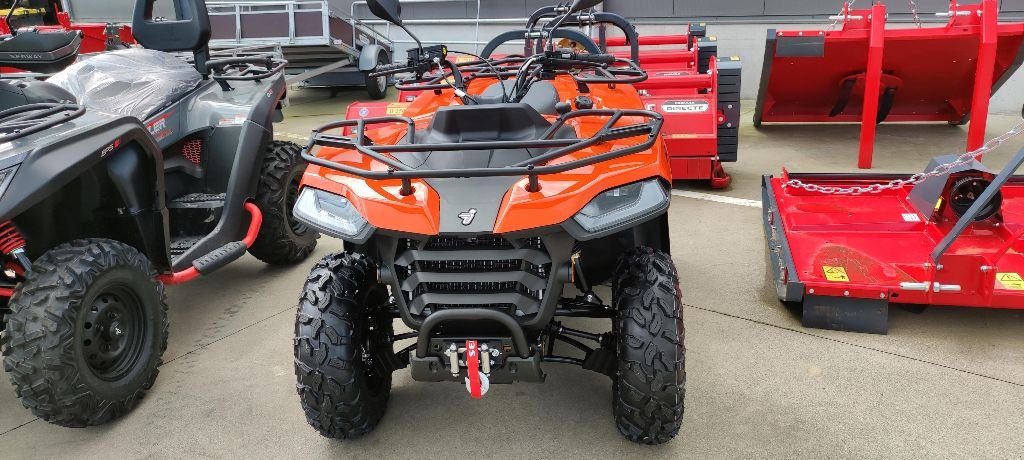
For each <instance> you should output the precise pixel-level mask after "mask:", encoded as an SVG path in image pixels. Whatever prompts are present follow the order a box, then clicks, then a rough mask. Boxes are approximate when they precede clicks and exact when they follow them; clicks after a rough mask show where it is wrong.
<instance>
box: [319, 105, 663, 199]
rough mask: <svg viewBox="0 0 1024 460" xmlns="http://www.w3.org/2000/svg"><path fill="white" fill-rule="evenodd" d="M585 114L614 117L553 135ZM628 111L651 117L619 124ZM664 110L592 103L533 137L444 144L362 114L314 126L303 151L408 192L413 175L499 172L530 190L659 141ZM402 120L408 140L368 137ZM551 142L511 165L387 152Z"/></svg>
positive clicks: (410, 126) (409, 122)
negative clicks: (582, 131) (334, 152)
mask: <svg viewBox="0 0 1024 460" xmlns="http://www.w3.org/2000/svg"><path fill="white" fill-rule="evenodd" d="M583 117H608V121H607V122H605V124H604V126H602V127H601V129H599V130H598V131H597V133H595V134H594V135H593V136H591V137H590V138H586V139H552V138H551V137H552V136H554V135H555V134H556V133H557V132H558V131H559V130H560V129H561V128H562V127H564V126H565V124H566V122H568V121H569V120H572V119H576V118H583ZM622 117H640V118H645V119H647V120H648V121H647V122H646V123H638V124H633V125H628V126H620V127H614V125H615V123H617V122H618V121H619V120H621V119H622ZM662 121H663V120H662V116H661V115H660V114H658V113H656V112H651V111H647V110H612V109H591V110H577V111H575V112H570V113H567V114H565V115H562V116H561V117H559V118H558V119H557V120H556V121H555V122H554V123H553V124H552V125H551V127H550V128H548V129H547V131H545V132H544V133H543V134H542V135H541V136H540V138H538V139H535V140H528V141H484V142H460V143H439V144H417V143H416V122H415V121H414V120H413V119H411V118H408V117H403V116H388V117H377V118H360V119H357V120H344V121H339V122H335V123H330V124H327V125H324V126H321V127H320V128H317V129H316V130H314V131H313V136H312V137H311V138H310V141H309V145H307V146H306V149H305V150H304V151H303V152H302V158H303V159H305V160H306V161H308V162H310V163H312V164H315V165H318V166H322V167H325V168H329V169H334V170H337V171H341V172H344V173H347V174H351V175H354V176H357V177H362V178H364V179H371V180H387V179H401V180H402V190H401V193H402V195H403V196H408V195H411V194H412V193H413V189H412V179H430V178H435V179H436V178H469V177H498V176H527V177H528V178H529V180H530V184H529V187H528V188H527V190H528V191H530V192H536V191H539V190H540V184H539V182H538V176H544V175H549V174H558V173H563V172H566V171H571V170H573V169H577V168H581V167H584V166H590V165H593V164H597V163H602V162H605V161H609V160H613V159H615V158H620V157H623V156H626V155H631V154H634V153H638V152H642V151H644V150H648V149H650V148H651V146H653V145H654V143H655V141H656V140H657V138H658V134H659V133H660V132H661V125H662ZM385 123H390V124H395V123H401V124H405V125H406V127H407V128H406V133H405V142H406V143H402V144H397V145H367V143H366V142H367V140H368V139H367V137H366V136H365V135H364V131H365V129H366V127H367V126H368V125H379V124H385ZM352 126H355V127H356V128H355V131H354V132H353V134H352V136H351V137H344V136H335V135H330V134H325V133H324V131H329V130H333V129H339V128H346V127H352ZM639 136H646V139H645V140H644V142H642V143H640V144H636V145H631V146H628V147H622V148H618V149H614V150H611V151H608V152H605V153H601V154H597V155H593V156H590V157H587V158H581V159H578V160H573V161H567V162H565V163H560V164H557V165H546V163H548V162H550V161H552V160H556V159H558V158H562V157H564V156H567V155H571V154H573V153H575V152H578V151H580V150H583V149H587V148H590V147H593V146H595V145H598V144H602V143H605V142H610V141H614V140H620V139H628V138H632V137H639ZM314 147H333V148H342V149H354V150H356V151H358V152H359V153H361V154H363V155H365V156H368V157H370V158H372V159H373V160H376V161H379V162H381V163H383V164H385V165H387V166H388V167H389V168H388V170H386V171H371V170H368V169H365V168H360V167H355V166H352V165H347V164H341V163H337V162H333V161H329V160H325V159H323V158H319V157H317V156H314V155H312V154H311V151H312V150H313V148H314ZM544 148H551V149H554V150H551V151H549V152H546V153H543V154H541V155H537V156H536V157H533V158H530V159H529V160H525V161H521V162H519V163H516V164H514V165H511V166H507V167H500V168H466V169H427V170H424V169H416V168H413V167H411V166H409V165H406V164H404V163H402V162H400V161H398V160H396V159H395V158H394V157H391V156H389V155H385V154H388V153H396V152H455V151H467V150H470V151H471V150H507V149H544Z"/></svg>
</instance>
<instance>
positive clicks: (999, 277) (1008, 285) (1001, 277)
mask: <svg viewBox="0 0 1024 460" xmlns="http://www.w3.org/2000/svg"><path fill="white" fill-rule="evenodd" d="M996 281H998V282H999V284H1002V285H1003V288H1005V289H1009V290H1011V291H1024V279H1022V278H1021V277H1020V274H1019V273H996Z"/></svg>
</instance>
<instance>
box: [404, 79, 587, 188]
mask: <svg viewBox="0 0 1024 460" xmlns="http://www.w3.org/2000/svg"><path fill="white" fill-rule="evenodd" d="M499 91H500V90H499ZM499 94H500V93H499ZM550 128H551V123H550V122H549V121H547V120H546V119H545V118H544V117H542V116H541V115H540V113H538V112H537V110H536V109H534V108H533V107H532V106H530V105H527V104H486V105H454V106H448V107H441V108H439V109H438V110H437V112H436V113H435V114H434V120H433V121H432V122H431V124H430V126H429V127H428V128H427V129H426V130H424V131H422V132H418V133H417V136H416V137H417V142H420V143H424V144H448V143H462V142H489V141H497V142H500V141H531V140H537V139H540V138H541V137H543V135H544V133H545V132H547V130H548V129H550ZM552 137H553V138H555V139H575V138H576V131H575V130H574V129H573V128H571V127H569V126H563V127H562V129H560V130H559V131H558V132H557V133H555V135H554V136H552ZM546 152H547V149H542V148H538V149H491V150H465V151H457V152H408V153H393V154H392V155H394V156H395V158H397V159H398V160H399V161H401V162H403V163H405V164H407V165H409V166H411V167H413V168H417V169H468V168H502V167H506V166H510V165H513V164H516V163H519V162H521V161H525V160H529V159H530V158H533V157H535V156H538V155H542V154H544V153H546Z"/></svg>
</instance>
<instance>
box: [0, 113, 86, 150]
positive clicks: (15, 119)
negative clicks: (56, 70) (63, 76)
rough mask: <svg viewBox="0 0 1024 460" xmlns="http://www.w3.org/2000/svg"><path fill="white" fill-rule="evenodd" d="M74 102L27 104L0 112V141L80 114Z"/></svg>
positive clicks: (55, 124)
mask: <svg viewBox="0 0 1024 460" xmlns="http://www.w3.org/2000/svg"><path fill="white" fill-rule="evenodd" d="M84 113H85V107H82V106H80V105H76V104H29V105H23V106H21V107H15V108H13V109H8V110H4V111H3V112H0V142H10V141H13V140H16V139H21V138H23V137H25V136H28V135H31V134H35V133H38V132H40V131H44V130H47V129H50V128H52V127H54V126H57V125H59V124H61V123H67V122H68V121H71V120H74V119H75V118H78V117H80V116H82V114H84Z"/></svg>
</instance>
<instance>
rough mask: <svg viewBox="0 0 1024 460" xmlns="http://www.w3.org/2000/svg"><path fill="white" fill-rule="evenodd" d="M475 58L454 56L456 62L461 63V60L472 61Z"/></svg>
mask: <svg viewBox="0 0 1024 460" xmlns="http://www.w3.org/2000/svg"><path fill="white" fill-rule="evenodd" d="M474 59H476V58H474V57H473V56H459V57H456V58H455V63H456V64H462V63H463V62H473V60H474Z"/></svg>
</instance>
